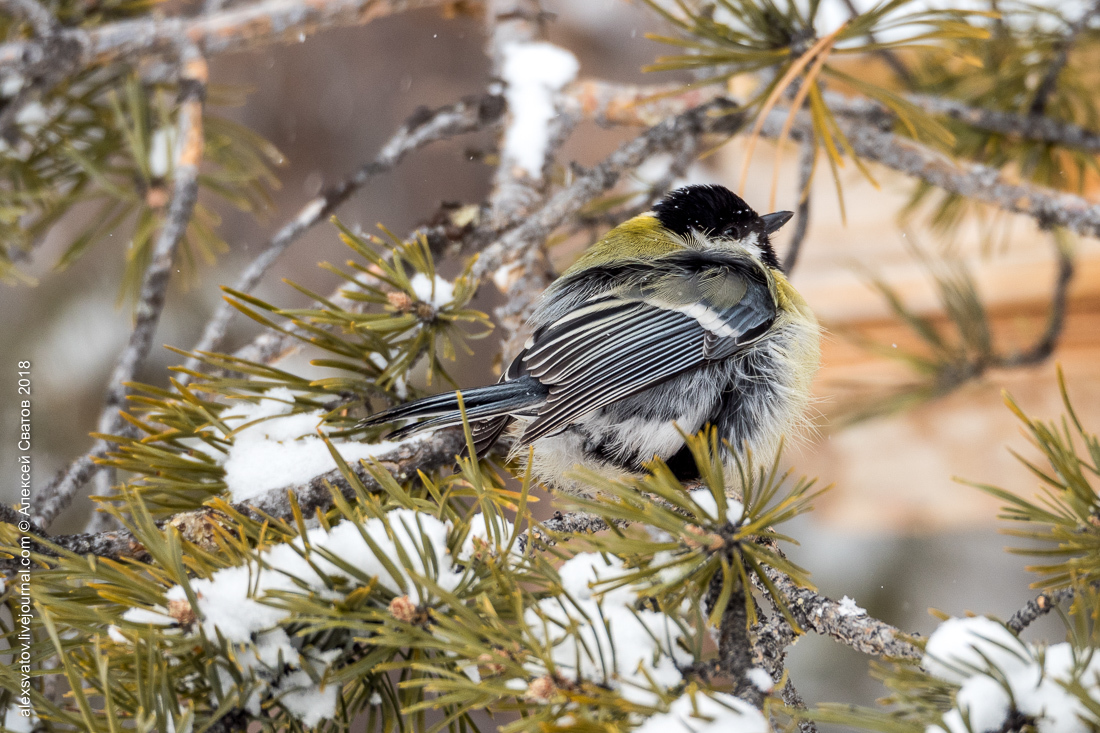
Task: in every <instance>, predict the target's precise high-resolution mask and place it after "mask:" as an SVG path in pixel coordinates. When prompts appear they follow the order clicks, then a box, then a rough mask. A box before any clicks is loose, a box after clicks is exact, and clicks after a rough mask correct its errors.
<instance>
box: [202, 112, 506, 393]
mask: <svg viewBox="0 0 1100 733" xmlns="http://www.w3.org/2000/svg"><path fill="white" fill-rule="evenodd" d="M503 111H504V106H503V100H502V98H501V97H499V96H496V95H485V96H482V97H467V98H465V99H463V100H461V101H459V102H457V103H455V104H451V105H448V106H446V107H441V108H440V109H437V110H435V111H429V110H427V109H421V110H418V111H417V112H415V113H414V114H413V116H412V117H410V118H409V119H408V120H407V121H406V122H405V124H404V125H402V127H401V129H399V130H398V131H397V132H396V133H394V135H393V137H391V138H390V139H389V141H388V142H387V143H386V144H385V146H383V148H382V150H380V151H379V153H378V155H377V157H375V159H374V160H372V161H371V162H369V163H366V164H365V165H363V166H361V167H360V168H359V169H358V170H357V171H355V173H353V174H352V175H351V176H349V177H347V178H345V179H344V180H343V181H340V182H339V183H337V184H336V185H334V186H330V187H329V188H327V189H326V190H324V191H322V192H321V194H320V195H318V196H317V197H316V198H314V199H313V200H311V201H310V202H309V203H307V204H306V205H305V206H303V207H302V208H301V210H299V212H298V214H297V216H295V217H294V218H293V219H291V220H290V221H289V222H287V223H286V224H284V225H283V227H282V228H281V229H280V230H279V231H278V232H276V234H275V236H274V237H272V238H271V241H270V242H269V243H268V245H267V247H266V248H265V249H264V251H263V252H261V253H260V255H259V256H258V257H256V258H255V259H254V260H253V261H252V262H251V263H250V264H249V266H248V267H247V268H246V269H245V271H244V272H243V273H242V274H241V276H240V278H239V279H238V280H237V282H236V283H234V284H233V289H234V290H237V291H239V292H243V293H250V292H252V289H253V288H255V287H256V285H258V284H259V282H260V280H261V279H262V278H263V276H264V275H265V274H266V273H267V271H268V269H270V268H271V266H272V265H273V264H274V263H275V261H276V260H277V259H278V258H279V256H280V255H281V254H282V253H283V252H284V251H285V250H286V249H287V247H289V246H290V245H291V244H293V243H294V242H295V241H296V240H297V239H298V238H299V237H301V236H302V234H304V233H305V232H306V231H307V230H308V229H310V228H311V227H313V226H314V225H316V224H318V223H319V222H322V221H324V220H325V219H327V218H328V216H329V215H330V214H332V212H334V211H335V210H336V209H337V208H338V207H339V206H341V205H342V204H343V203H344V202H345V201H347V200H348V199H349V198H351V196H352V195H353V194H354V193H355V192H356V191H358V190H359V189H360V188H362V187H363V186H364V185H366V184H367V183H368V182H369V181H370V180H371V179H373V178H374V177H376V176H379V175H381V174H383V173H386V172H388V171H390V170H392V169H393V168H395V167H396V166H397V165H398V164H399V163H400V162H401V161H402V160H403V159H404V158H405V156H406V155H408V154H409V153H411V152H412V151H414V150H417V149H418V148H421V147H423V146H425V145H427V144H429V143H432V142H436V141H439V140H445V139H448V138H451V137H454V136H455V135H461V134H464V133H468V132H476V131H478V130H482V129H485V128H487V127H491V126H493V125H495V124H497V123H498V122H499V121H500V118H501V115H502V114H503ZM236 312H237V311H236V309H235V308H233V307H232V306H231V305H229V303H228V302H225V301H223V302H221V303H220V304H219V305H218V308H217V310H216V311H215V313H214V316H213V317H212V318H211V319H210V320H209V321H208V322H207V324H206V327H205V328H204V329H203V332H202V336H201V337H200V338H199V340H198V343H196V344H195V347H194V348H193V349H192V351H193V352H194V353H195V354H198V353H200V352H210V351H215V350H217V349H218V347H219V346H220V345H221V342H222V339H224V338H225V334H226V331H227V329H228V327H229V322H230V320H231V319H232V318H233V315H234V314H235V313H236ZM199 365H200V360H199V359H198V358H197V356H192V357H191V358H189V359H188V360H187V362H186V363H185V364H184V366H183V369H184V370H185V371H191V370H195V369H197V368H199ZM181 376H182V379H183V381H184V383H186V382H187V381H188V377H189V375H188V374H186V373H185V374H183V375H181Z"/></svg>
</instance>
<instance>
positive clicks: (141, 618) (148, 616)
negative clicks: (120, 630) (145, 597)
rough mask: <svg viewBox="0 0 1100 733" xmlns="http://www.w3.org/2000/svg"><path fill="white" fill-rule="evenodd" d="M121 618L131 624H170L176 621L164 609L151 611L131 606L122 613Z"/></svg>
mask: <svg viewBox="0 0 1100 733" xmlns="http://www.w3.org/2000/svg"><path fill="white" fill-rule="evenodd" d="M158 608H159V607H158ZM122 619H123V620H124V621H129V622H130V623H133V624H153V625H154V626H171V625H172V624H174V623H176V620H175V619H174V618H172V617H171V616H169V615H168V611H167V610H165V609H159V610H156V611H151V610H148V609H145V608H131V609H130V610H129V611H127V612H126V613H124V614H122Z"/></svg>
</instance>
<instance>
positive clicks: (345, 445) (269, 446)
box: [222, 387, 420, 501]
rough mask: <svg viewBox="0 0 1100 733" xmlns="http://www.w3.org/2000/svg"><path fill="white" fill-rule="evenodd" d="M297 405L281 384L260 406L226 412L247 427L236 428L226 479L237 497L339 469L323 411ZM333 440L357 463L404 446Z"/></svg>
mask: <svg viewBox="0 0 1100 733" xmlns="http://www.w3.org/2000/svg"><path fill="white" fill-rule="evenodd" d="M293 408H294V394H293V393H292V392H291V391H290V390H289V389H286V388H285V387H280V388H278V389H273V390H271V391H269V392H268V393H267V394H266V395H264V398H263V399H262V400H260V402H258V403H257V404H254V405H253V404H247V403H245V404H242V405H240V406H237V407H234V408H233V409H232V410H230V411H227V413H226V414H225V415H223V416H222V419H223V421H226V422H228V423H229V424H231V425H242V426H244V427H241V428H240V429H238V430H237V431H236V432H234V434H233V445H232V446H230V448H229V452H228V454H227V455H226V456H225V463H224V468H225V483H226V486H227V487H228V489H229V493H230V494H231V495H232V497H233V501H243V500H245V499H250V498H252V497H254V496H257V495H259V494H262V493H264V492H265V491H270V490H271V489H278V488H281V487H283V486H289V485H291V484H299V483H305V482H306V481H309V480H310V479H312V478H313V477H315V476H319V475H320V474H322V473H326V472H328V471H332V470H334V469H335V468H336V461H334V460H333V458H332V454H331V453H329V449H328V446H327V445H325V442H324V441H323V440H321V437H320V436H319V435H318V434H317V428H318V427H319V426H320V424H321V416H322V414H323V413H321V412H320V411H314V412H302V413H297V414H294V415H291V414H290V412H291V410H292V409H293ZM250 423H251V424H250ZM417 439H420V438H417ZM330 440H331V442H332V445H333V447H334V448H336V450H337V452H338V453H339V454H340V455H341V456H342V457H343V459H344V460H345V461H347V462H348V463H350V464H353V465H354V464H355V463H357V462H358V461H360V460H363V459H366V458H371V457H372V456H377V455H380V454H383V453H388V452H390V451H393V450H395V449H397V447H398V446H399V445H400V443H393V442H388V441H384V442H381V443H359V442H355V441H346V440H333V439H330Z"/></svg>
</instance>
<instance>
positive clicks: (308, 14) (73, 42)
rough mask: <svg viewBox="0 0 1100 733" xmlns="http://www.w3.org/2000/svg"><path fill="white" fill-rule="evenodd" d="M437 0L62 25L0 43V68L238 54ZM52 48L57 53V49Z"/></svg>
mask: <svg viewBox="0 0 1100 733" xmlns="http://www.w3.org/2000/svg"><path fill="white" fill-rule="evenodd" d="M439 4H441V3H440V2H439V0H315V1H314V2H309V3H302V2H300V1H299V0H259V1H258V2H251V3H248V4H247V5H242V6H237V7H232V8H229V9H225V10H220V11H218V12H213V13H209V14H205V15H199V16H197V17H164V16H163V15H161V14H155V13H154V14H149V15H146V16H143V17H140V18H134V19H132V20H121V21H116V22H113V23H106V24H104V25H101V26H97V27H95V28H89V29H80V28H67V29H64V30H62V31H59V32H58V33H56V34H54V38H53V39H52V41H47V40H31V41H12V42H9V43H4V44H0V72H3V73H12V72H14V73H19V74H23V76H27V75H28V73H27V72H28V71H31V70H33V69H35V68H37V67H39V66H40V65H41V64H43V63H44V62H45V63H49V64H52V65H53V66H54V67H55V68H57V69H59V70H61V71H62V72H63V73H73V72H75V71H78V70H80V69H84V68H89V67H92V66H97V65H104V64H109V63H113V62H116V61H128V62H133V61H138V60H140V59H144V58H146V57H149V56H168V57H171V56H172V55H174V54H175V53H176V49H178V48H179V45H180V44H181V43H183V42H189V43H191V44H193V45H194V46H195V47H196V48H197V49H198V51H199V53H201V54H202V55H203V56H204V57H206V58H209V57H211V56H216V55H219V54H223V53H233V52H239V51H245V50H248V49H251V48H256V47H257V46H262V45H267V44H271V43H280V42H281V43H289V42H292V41H293V42H297V41H298V40H299V39H300V37H301V36H303V35H313V34H314V33H316V32H318V31H320V30H323V29H326V28H336V27H343V26H354V25H363V24H365V23H368V22H370V21H371V20H374V19H375V18H380V17H383V16H386V15H392V14H394V13H399V12H403V11H406V10H415V9H417V8H422V7H431V6H434V5H439ZM59 48H63V49H64V50H65V53H63V54H58V53H57V51H58V49H59Z"/></svg>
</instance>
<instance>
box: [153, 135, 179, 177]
mask: <svg viewBox="0 0 1100 733" xmlns="http://www.w3.org/2000/svg"><path fill="white" fill-rule="evenodd" d="M175 137H176V131H175V130H174V129H172V128H171V127H159V128H157V129H156V131H155V132H153V137H152V139H151V140H150V141H149V173H150V174H151V175H152V176H153V178H165V177H167V176H168V172H169V171H170V170H171V168H172V162H173V161H174V160H175V159H176V145H175Z"/></svg>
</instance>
